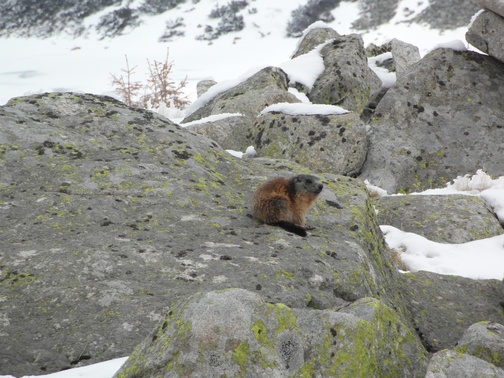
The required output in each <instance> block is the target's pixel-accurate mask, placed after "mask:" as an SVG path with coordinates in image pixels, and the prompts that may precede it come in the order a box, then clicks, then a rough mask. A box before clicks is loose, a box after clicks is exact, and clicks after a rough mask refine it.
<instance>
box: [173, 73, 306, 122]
mask: <svg viewBox="0 0 504 378" xmlns="http://www.w3.org/2000/svg"><path fill="white" fill-rule="evenodd" d="M287 89H288V87H287V76H286V75H285V73H284V72H283V71H282V70H281V69H280V68H276V67H267V68H264V69H262V70H260V71H259V72H257V73H256V74H254V75H252V76H251V77H249V78H248V79H247V80H245V81H243V82H241V83H239V84H237V85H235V86H233V87H232V88H230V89H227V90H225V91H223V92H221V93H209V92H206V94H207V95H208V96H207V97H205V95H203V96H202V97H200V98H199V99H198V101H200V103H201V106H200V107H199V108H197V109H195V110H194V111H193V112H191V113H190V114H189V115H187V116H186V117H185V118H184V119H183V120H182V123H187V122H191V121H196V120H199V119H201V118H205V117H208V116H211V115H215V114H222V113H240V114H243V115H244V116H245V117H248V118H249V119H250V122H251V123H253V122H254V120H255V118H256V117H257V116H258V115H259V113H260V112H261V110H263V109H264V108H265V107H267V106H268V105H272V104H276V103H278V102H300V101H299V100H298V99H297V97H296V96H294V95H293V94H291V93H289V92H288V91H287Z"/></svg>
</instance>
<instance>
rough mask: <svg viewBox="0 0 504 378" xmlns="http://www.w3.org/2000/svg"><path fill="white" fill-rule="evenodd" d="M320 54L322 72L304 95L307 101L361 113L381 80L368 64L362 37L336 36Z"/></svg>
mask: <svg viewBox="0 0 504 378" xmlns="http://www.w3.org/2000/svg"><path fill="white" fill-rule="evenodd" d="M320 54H321V56H322V58H323V59H324V65H325V70H324V72H323V73H322V74H321V75H320V76H319V77H318V78H317V80H316V81H315V83H314V84H313V88H312V89H311V91H310V92H309V93H308V94H307V95H308V98H309V99H310V101H311V102H312V103H315V104H330V105H339V106H341V107H343V108H345V109H347V110H350V111H353V112H355V113H357V114H360V113H362V111H363V110H364V108H365V107H366V105H367V104H368V102H369V100H370V98H371V97H372V96H373V94H374V93H377V92H378V91H379V90H380V88H381V80H380V79H379V78H378V76H377V75H376V74H375V73H374V72H373V71H372V70H371V69H370V68H369V67H368V65H367V58H366V53H365V50H364V43H363V41H362V37H361V36H360V35H357V34H350V35H346V36H342V37H337V38H335V39H334V40H333V41H332V42H331V43H328V44H327V45H326V46H324V47H323V48H322V50H321V51H320Z"/></svg>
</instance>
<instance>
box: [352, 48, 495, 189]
mask: <svg viewBox="0 0 504 378" xmlns="http://www.w3.org/2000/svg"><path fill="white" fill-rule="evenodd" d="M503 81H504V65H503V64H502V63H501V62H499V61H497V60H495V59H493V58H491V57H488V56H483V55H480V54H477V53H474V52H468V51H464V52H459V51H454V50H451V49H437V50H435V51H433V52H431V53H429V54H427V55H426V56H425V57H424V58H423V59H421V60H420V61H419V62H417V63H416V64H414V65H412V66H410V67H409V69H408V71H407V73H406V74H405V75H404V76H402V77H400V78H398V80H397V82H396V84H395V85H394V86H393V87H391V88H390V89H389V90H388V91H387V93H386V94H385V96H384V97H383V98H382V100H381V101H380V103H379V104H378V106H377V107H376V111H375V113H374V115H373V117H372V119H371V124H370V131H371V133H370V148H369V152H368V156H367V160H366V163H365V165H364V168H363V173H362V175H361V176H360V177H361V178H363V179H368V180H369V181H370V182H371V183H372V184H374V185H377V186H379V187H382V188H383V189H386V190H387V191H389V192H391V193H394V192H410V191H419V190H422V189H426V188H430V187H436V186H438V187H440V186H444V185H445V183H446V182H448V181H450V180H451V179H453V178H454V177H457V176H463V175H465V174H467V173H470V172H475V171H476V170H478V169H480V168H481V167H484V168H485V170H486V171H487V173H488V174H490V175H494V176H499V175H503V174H504V160H503V159H501V158H500V156H501V155H502V148H503V146H502V127H503V124H502V119H504V107H503V106H502V99H503V98H504V86H502V85H501V83H502V82H503Z"/></svg>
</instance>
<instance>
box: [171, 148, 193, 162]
mask: <svg viewBox="0 0 504 378" xmlns="http://www.w3.org/2000/svg"><path fill="white" fill-rule="evenodd" d="M172 152H173V154H174V155H175V156H176V157H177V158H178V159H182V160H187V159H189V158H191V156H192V155H191V154H190V153H189V152H187V151H186V150H183V151H177V150H173V151H172Z"/></svg>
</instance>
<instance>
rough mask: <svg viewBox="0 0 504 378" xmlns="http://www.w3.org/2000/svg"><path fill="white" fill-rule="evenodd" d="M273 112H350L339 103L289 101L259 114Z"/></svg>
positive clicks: (274, 105)
mask: <svg viewBox="0 0 504 378" xmlns="http://www.w3.org/2000/svg"><path fill="white" fill-rule="evenodd" d="M272 112H279V113H284V114H289V115H315V114H321V115H334V114H346V113H349V111H348V110H346V109H343V108H342V107H341V106H337V105H323V104H296V103H289V102H281V103H278V104H273V105H270V106H268V107H266V108H264V109H263V110H262V112H261V113H260V114H259V115H263V114H266V113H272Z"/></svg>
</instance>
